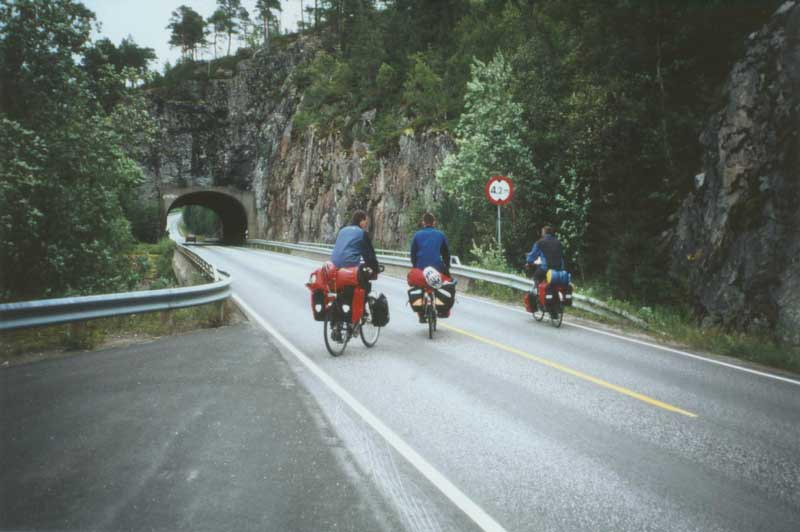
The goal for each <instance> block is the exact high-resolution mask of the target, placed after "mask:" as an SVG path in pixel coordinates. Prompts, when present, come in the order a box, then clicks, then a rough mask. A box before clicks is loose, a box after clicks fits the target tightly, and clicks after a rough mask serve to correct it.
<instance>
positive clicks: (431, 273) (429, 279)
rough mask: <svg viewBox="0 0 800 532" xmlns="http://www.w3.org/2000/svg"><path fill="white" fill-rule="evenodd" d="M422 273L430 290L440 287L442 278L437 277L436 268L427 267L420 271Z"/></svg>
mask: <svg viewBox="0 0 800 532" xmlns="http://www.w3.org/2000/svg"><path fill="white" fill-rule="evenodd" d="M422 273H423V275H425V282H426V283H428V286H430V287H431V288H441V287H442V276H441V275H439V271H438V270H437V269H436V268H434V267H433V266H428V267H427V268H425V269H424V270H422Z"/></svg>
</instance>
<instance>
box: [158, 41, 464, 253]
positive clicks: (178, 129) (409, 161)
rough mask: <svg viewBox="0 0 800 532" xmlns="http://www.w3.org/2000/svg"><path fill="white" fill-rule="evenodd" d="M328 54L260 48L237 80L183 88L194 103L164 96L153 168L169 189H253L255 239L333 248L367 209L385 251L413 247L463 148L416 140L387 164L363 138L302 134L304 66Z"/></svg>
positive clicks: (311, 47) (315, 47)
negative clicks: (416, 217) (421, 214)
mask: <svg viewBox="0 0 800 532" xmlns="http://www.w3.org/2000/svg"><path fill="white" fill-rule="evenodd" d="M319 49H320V46H319V44H318V43H317V42H316V41H315V40H314V39H313V38H309V37H304V38H302V39H299V40H298V41H296V42H295V43H294V44H292V45H290V46H289V47H288V49H286V50H284V51H281V52H275V53H272V54H267V53H266V52H265V51H263V50H262V51H259V52H258V53H257V54H256V55H255V57H253V58H252V59H250V60H245V61H242V62H240V63H239V64H238V65H237V69H236V73H235V74H234V75H233V76H232V77H231V78H230V79H221V80H213V81H211V82H209V83H208V84H205V85H199V84H196V85H193V86H188V87H183V88H182V89H183V90H184V91H189V95H190V96H191V97H190V98H183V99H181V100H180V101H178V100H174V99H173V100H170V99H166V98H163V97H158V96H154V98H153V99H154V101H155V102H156V103H155V110H156V114H157V115H158V117H159V119H160V121H161V124H162V128H163V131H164V132H165V142H164V143H163V145H162V146H160V148H159V150H158V153H157V154H156V156H155V157H154V159H153V161H152V162H151V163H150V164H149V168H148V169H147V170H148V171H149V173H150V174H151V176H152V180H153V182H156V183H157V184H158V186H159V188H168V187H190V186H195V187H196V186H204V187H211V186H214V187H223V186H227V187H231V186H232V187H236V188H238V189H240V190H249V191H253V192H254V193H255V197H256V209H255V210H256V216H257V220H256V227H257V231H256V234H255V235H254V234H251V235H250V237H251V238H252V237H261V238H276V239H285V240H290V241H301V240H309V241H326V242H331V241H332V240H333V239H334V238H335V235H336V231H337V230H338V228H339V227H341V225H342V224H343V223H345V222H346V220H347V219H348V217H349V214H350V213H351V212H352V211H353V210H354V209H356V208H360V209H365V210H367V211H368V212H369V213H370V215H371V219H372V221H373V226H372V228H371V232H372V233H373V238H374V239H375V241H376V242H377V244H379V245H381V246H385V247H397V246H404V245H405V244H406V240H407V237H408V235H407V234H406V233H405V229H407V228H408V227H409V226H410V224H411V221H410V220H408V216H409V213H411V212H418V211H419V209H420V208H422V207H431V206H432V205H433V204H434V203H435V202H436V200H437V199H438V195H439V194H440V193H441V191H440V189H439V188H438V186H437V184H436V181H435V177H434V174H435V171H436V169H437V168H438V167H439V166H440V165H441V163H442V161H443V160H444V158H445V156H446V155H447V154H448V153H449V152H450V151H452V150H453V148H454V143H453V142H452V141H451V139H450V138H449V137H448V136H447V135H444V134H416V135H415V134H413V133H410V134H408V135H403V136H401V137H400V139H399V142H398V144H399V146H398V149H397V150H396V151H395V152H394V153H392V154H390V155H384V156H381V157H378V156H377V155H376V154H375V153H373V152H372V151H370V149H369V146H368V145H367V144H365V143H364V142H363V139H362V140H361V141H359V140H356V141H354V142H353V143H352V146H345V144H344V141H343V138H342V135H341V133H331V134H325V135H322V134H320V133H319V132H318V131H317V130H315V129H314V128H308V129H306V130H305V131H303V132H300V131H298V130H297V129H296V128H294V117H295V115H296V113H297V111H298V107H299V105H300V103H301V100H302V97H303V95H302V91H300V90H299V89H298V87H297V83H296V82H295V79H294V78H295V73H296V69H297V67H298V65H301V64H303V63H304V62H307V61H309V60H310V59H311V58H313V57H314V55H315V54H316V53H317V52H318V51H319ZM374 119H375V111H370V112H367V113H365V114H364V115H363V116H362V117H361V122H362V123H361V124H360V126H361V127H360V128H359V129H360V130H361V131H369V127H370V124H371V122H372V121H373V120H374ZM412 207H415V208H412ZM251 227H252V225H251Z"/></svg>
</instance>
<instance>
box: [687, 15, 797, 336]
mask: <svg viewBox="0 0 800 532" xmlns="http://www.w3.org/2000/svg"><path fill="white" fill-rule="evenodd" d="M700 140H701V142H702V144H703V146H704V148H705V155H704V171H703V172H702V173H701V174H699V175H697V176H696V177H695V190H694V192H693V193H692V194H691V195H690V196H689V197H688V198H687V199H686V201H685V202H684V204H683V206H682V209H681V211H680V216H679V221H678V226H677V229H676V232H675V235H676V238H675V240H674V245H673V251H674V254H673V268H674V271H673V273H674V274H675V275H677V276H679V277H680V278H684V279H687V280H688V283H689V287H690V290H691V291H693V294H694V297H695V300H696V304H697V309H698V313H699V315H700V316H701V317H702V319H703V322H704V323H705V324H707V325H722V326H725V327H727V328H736V329H739V330H741V329H749V330H753V329H756V330H767V331H774V332H776V333H777V335H778V336H780V337H782V338H783V339H785V340H788V341H791V342H794V343H800V155H799V154H800V1H797V0H795V1H789V2H786V3H785V4H783V5H782V6H781V7H780V8H779V9H778V10H777V12H776V13H775V14H774V15H773V17H772V19H771V20H770V22H769V23H768V25H767V26H766V27H765V28H763V29H762V30H761V31H760V32H758V33H754V34H752V35H750V36H749V37H748V42H747V52H746V55H745V57H744V59H743V60H741V61H740V62H739V63H737V64H736V66H735V67H734V69H733V71H732V73H731V75H730V78H729V80H728V84H727V88H726V95H725V106H724V108H722V109H721V110H720V111H719V112H718V113H716V114H715V115H714V116H713V118H712V119H711V120H710V122H709V123H708V125H707V127H706V129H705V131H704V132H703V134H702V136H701V139H700Z"/></svg>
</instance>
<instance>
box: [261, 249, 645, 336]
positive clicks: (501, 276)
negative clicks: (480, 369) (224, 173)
mask: <svg viewBox="0 0 800 532" xmlns="http://www.w3.org/2000/svg"><path fill="white" fill-rule="evenodd" d="M246 244H247V245H254V246H256V247H273V248H282V249H290V250H295V251H303V252H307V253H316V254H320V255H329V254H330V250H331V248H332V246H330V245H328V244H315V243H311V242H301V243H298V244H292V243H287V242H279V241H276V240H248V241H247V243H246ZM395 253H401V252H395ZM377 256H378V260H379V261H380V262H381V263H384V264H389V265H392V266H400V267H405V268H409V267H410V266H411V265H410V262H409V258H408V255H407V254H405V255H404V256H398V255H386V254H378V255H377ZM450 273H451V275H453V276H455V277H456V278H458V277H463V278H465V279H471V280H476V281H483V282H487V283H492V284H497V285H500V286H506V287H508V288H513V289H515V290H520V291H523V292H527V291H528V290H530V289H531V281H530V280H529V279H527V278H525V277H521V276H519V275H514V274H511V273H502V272H495V271H492V270H484V269H481V268H473V267H470V266H460V265H459V266H456V265H452V266H450ZM573 301H574V303H573V304H574V305H575V306H576V307H577V308H579V309H581V310H585V311H587V312H591V313H593V314H598V315H601V316H605V317H608V316H612V317H621V318H625V319H627V320H629V321H631V322H633V323H635V324H637V325H640V326H642V327H646V326H647V323H646V322H645V321H644V320H643V319H641V318H639V317H637V316H634V315H632V314H630V313H629V312H625V311H624V310H621V309H616V308H613V307H611V306H609V305H608V304H606V303H604V302H603V301H600V300H597V299H595V298H592V297H589V296H585V295H583V294H579V293H576V294H574V295H573Z"/></svg>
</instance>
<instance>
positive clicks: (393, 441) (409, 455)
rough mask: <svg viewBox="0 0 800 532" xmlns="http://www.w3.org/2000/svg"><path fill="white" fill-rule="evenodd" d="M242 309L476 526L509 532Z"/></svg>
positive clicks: (241, 303) (491, 531)
mask: <svg viewBox="0 0 800 532" xmlns="http://www.w3.org/2000/svg"><path fill="white" fill-rule="evenodd" d="M231 297H232V298H233V300H234V301H235V302H236V304H237V305H239V307H240V308H241V309H242V310H244V311H245V313H246V314H247V315H248V316H250V318H251V319H253V320H254V321H256V322H257V323H258V324H259V325H261V327H263V328H264V329H265V330H266V331H267V332H268V333H269V334H270V335H272V337H273V338H275V339H276V340H278V341H279V342H280V343H281V344H282V345H283V346H284V347H285V348H286V349H288V350H289V351H290V352H291V353H292V354H293V355H294V356H295V357H297V359H298V360H299V361H300V362H301V363H302V364H303V365H304V366H305V367H306V368H308V369H309V371H311V373H313V374H314V375H315V376H316V377H317V378H318V379H319V380H320V381H322V383H323V384H325V385H326V386H327V387H328V388H329V389H330V390H331V391H332V392H333V393H334V394H336V396H337V397H339V399H341V400H342V401H343V402H344V403H345V404H347V406H349V407H350V408H351V409H352V410H353V411H354V412H355V413H356V414H358V415H359V416H360V417H361V419H363V420H364V422H365V423H367V425H369V426H370V427H372V428H373V430H375V432H377V433H378V434H380V435H381V436H382V437H383V439H385V440H386V442H387V443H388V444H389V445H391V446H392V447H394V448H395V450H396V451H397V452H398V453H400V455H401V456H402V457H403V458H405V459H406V460H407V461H408V462H409V463H410V464H411V465H412V466H414V468H416V470H417V471H419V472H420V473H421V474H422V475H423V476H424V477H425V478H427V479H428V480H429V481H430V482H431V484H433V485H434V486H435V487H436V488H437V489H438V490H439V491H441V492H442V494H443V495H444V496H445V497H447V498H448V499H450V501H452V502H453V504H455V505H456V506H457V507H458V508H459V509H461V511H463V512H464V513H465V514H467V516H468V517H469V518H470V519H472V520H473V521H474V522H475V524H477V525H478V527H480V529H481V530H484V531H485V532H507V531H506V529H505V528H503V527H502V526H501V525H500V524H499V523H498V522H497V521H495V520H494V519H493V518H492V517H491V516H490V515H489V514H488V513H486V511H484V510H483V509H482V508H481V507H480V506H478V505H477V504H476V503H475V502H474V501H473V500H472V499H470V498H469V497H468V496H467V495H466V494H465V493H464V492H462V491H461V490H460V489H458V488H457V487H456V486H455V485H454V484H453V483H452V482H450V481H449V480H448V479H447V478H446V477H445V476H444V475H442V474H441V473H440V472H439V471H438V470H437V469H436V468H435V467H433V465H431V464H430V462H428V461H427V460H425V458H423V457H422V456H421V455H420V454H419V453H417V452H416V451H415V450H414V449H412V448H411V446H410V445H408V444H407V443H406V442H405V441H404V440H403V439H402V438H400V436H398V435H397V434H396V433H395V432H394V431H392V429H390V428H389V427H387V426H386V425H385V424H384V423H383V422H382V421H381V420H380V419H378V418H377V417H376V416H375V415H374V414H373V413H372V412H370V411H369V410H368V409H367V408H366V407H365V406H364V405H362V404H361V403H360V402H359V401H358V400H357V399H356V398H355V397H353V396H352V395H350V393H349V392H348V391H347V390H345V389H344V388H342V387H341V386H340V385H339V383H337V382H336V381H335V380H334V379H333V378H332V377H331V376H330V375H328V374H327V373H325V371H324V370H323V369H322V368H320V367H319V366H318V365H316V364H315V363H314V362H313V361H312V360H311V359H310V358H309V357H308V356H307V355H306V354H305V353H303V352H302V351H300V350H299V349H298V348H297V347H295V346H294V345H293V344H292V343H291V342H289V340H287V339H286V338H285V337H284V336H283V335H282V334H281V333H279V332H278V331H277V330H276V329H275V328H274V327H273V326H272V325H271V324H270V323H268V322H267V321H266V320H264V319H263V318H262V317H261V316H259V315H258V314H256V312H255V311H254V310H253V309H252V308H251V307H250V306H249V305H248V304H247V303H245V302H244V301H242V299H241V298H240V297H239V296H238V295H235V294H234V295H233V296H231Z"/></svg>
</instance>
